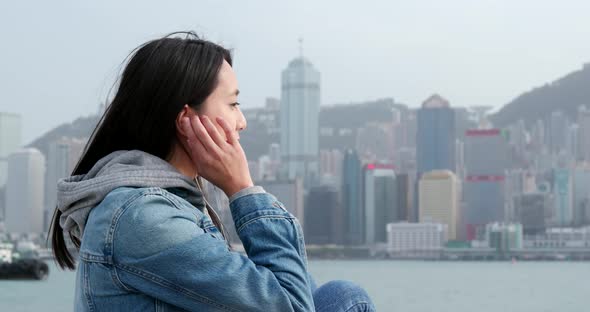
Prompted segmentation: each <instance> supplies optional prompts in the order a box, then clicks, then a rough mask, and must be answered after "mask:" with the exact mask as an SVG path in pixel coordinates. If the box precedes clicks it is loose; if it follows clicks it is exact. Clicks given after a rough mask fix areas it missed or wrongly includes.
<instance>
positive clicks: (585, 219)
mask: <svg viewBox="0 0 590 312" xmlns="http://www.w3.org/2000/svg"><path fill="white" fill-rule="evenodd" d="M573 182H574V202H573V210H574V216H573V217H574V222H573V225H574V226H581V225H590V189H589V188H588V186H589V185H590V167H587V166H578V167H576V168H575V169H574V181H573Z"/></svg>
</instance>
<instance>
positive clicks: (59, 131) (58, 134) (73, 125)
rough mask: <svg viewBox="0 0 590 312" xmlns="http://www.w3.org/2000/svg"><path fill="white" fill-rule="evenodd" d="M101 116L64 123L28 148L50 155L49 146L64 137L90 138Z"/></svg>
mask: <svg viewBox="0 0 590 312" xmlns="http://www.w3.org/2000/svg"><path fill="white" fill-rule="evenodd" d="M99 118H100V116H98V115H91V116H87V117H79V118H78V119H76V120H74V121H72V122H69V123H64V124H62V125H60V126H57V127H55V128H53V129H52V130H50V131H49V132H47V133H45V134H43V135H42V136H40V137H39V138H37V139H35V140H34V141H33V142H31V143H30V144H29V145H28V146H27V147H34V148H36V149H38V150H40V151H41V152H43V154H44V155H47V154H48V150H49V145H50V144H51V143H52V142H55V141H57V140H59V139H61V138H62V137H67V138H88V137H90V135H91V134H92V130H94V127H96V124H97V123H98V121H99Z"/></svg>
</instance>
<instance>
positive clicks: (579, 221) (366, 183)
mask: <svg viewBox="0 0 590 312" xmlns="http://www.w3.org/2000/svg"><path fill="white" fill-rule="evenodd" d="M320 92H321V77H320V72H319V70H318V69H317V68H315V66H314V65H313V64H312V62H311V61H310V60H308V59H307V58H305V57H304V56H303V55H300V56H298V57H296V58H295V59H293V60H292V61H291V62H290V63H289V64H288V65H287V67H286V69H284V70H283V72H282V74H281V96H280V99H279V98H268V99H267V100H266V103H265V105H264V106H263V107H260V108H247V107H245V108H244V110H243V112H244V115H245V116H246V119H247V120H248V129H247V130H246V131H245V132H244V134H243V135H242V139H241V142H242V144H243V146H244V149H245V151H246V155H247V156H248V159H249V168H250V171H251V175H252V177H253V179H254V180H255V183H256V184H258V185H261V186H263V187H264V188H265V189H266V190H267V191H268V192H269V193H272V194H274V195H275V196H276V197H277V198H278V199H279V200H280V201H281V202H283V204H284V205H285V206H286V207H287V209H288V210H289V211H290V212H291V213H292V214H293V215H295V216H296V217H297V218H298V219H299V220H300V223H301V225H302V227H303V229H304V233H305V240H306V244H307V246H308V254H309V255H310V256H311V257H337V258H394V259H433V260H454V259H463V260H465V259H467V260H504V259H519V260H520V259H522V260H528V259H532V260H590V109H588V108H587V107H586V106H584V105H580V107H579V110H578V113H577V117H576V118H575V119H572V118H571V117H570V116H569V115H567V114H564V113H563V112H562V111H560V110H559V103H556V105H555V110H554V111H553V112H552V113H551V114H550V115H549V116H547V117H546V118H542V119H538V120H536V121H535V122H532V123H531V122H525V121H524V120H519V121H517V122H516V123H513V124H510V125H508V126H503V127H495V126H494V125H493V124H492V122H491V121H490V120H489V118H488V112H489V111H490V110H491V107H485V106H477V105H474V106H472V107H453V106H452V105H451V103H450V102H449V101H448V100H447V99H445V98H444V97H443V96H441V95H438V94H433V95H431V96H427V95H426V96H425V100H424V101H423V103H421V106H420V107H419V108H410V107H408V106H407V105H404V104H401V103H397V102H396V101H395V100H394V99H392V98H386V99H378V100H372V101H367V102H364V103H341V104H335V105H321V100H320V99H321V96H320ZM588 104H589V105H590V103H588ZM22 126H23V125H22V120H21V117H20V116H19V115H16V114H12V113H3V112H0V219H1V220H2V225H0V242H4V243H5V242H13V243H18V242H19V241H25V240H26V241H34V242H36V243H37V244H39V245H42V246H45V238H46V232H47V230H48V224H49V221H50V220H51V215H52V213H53V210H54V209H55V205H56V186H57V181H58V180H59V179H61V178H64V177H66V176H69V175H70V173H71V172H72V170H73V168H74V166H75V165H76V162H77V160H78V159H79V157H80V155H81V154H82V153H83V150H84V146H85V144H86V142H87V140H88V135H89V134H90V132H89V131H87V130H91V129H85V131H80V132H79V133H76V134H75V135H74V134H71V135H68V136H62V137H59V138H52V139H51V140H50V141H48V142H46V145H44V147H43V148H35V147H33V146H26V147H25V146H23V142H22V140H21V132H22ZM92 126H93V125H92ZM207 197H208V200H209V201H210V202H211V203H212V205H213V207H215V208H217V209H218V210H219V212H220V214H221V215H222V219H223V220H224V225H225V226H226V227H228V228H229V230H230V233H231V235H230V241H231V242H232V243H234V244H235V245H236V246H239V244H240V243H239V239H238V238H237V235H235V231H234V230H233V224H232V221H231V220H232V219H231V215H230V212H229V209H227V207H228V200H227V197H225V196H224V195H223V193H222V192H220V191H219V190H217V189H216V188H215V187H214V186H213V185H207ZM0 256H1V255H0Z"/></svg>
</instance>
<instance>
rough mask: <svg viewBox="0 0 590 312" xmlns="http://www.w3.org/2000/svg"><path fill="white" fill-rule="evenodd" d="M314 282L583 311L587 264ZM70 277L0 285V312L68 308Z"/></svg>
mask: <svg viewBox="0 0 590 312" xmlns="http://www.w3.org/2000/svg"><path fill="white" fill-rule="evenodd" d="M310 271H311V273H312V274H313V276H314V277H315V278H316V280H317V281H318V283H324V282H326V281H329V280H333V279H346V280H351V281H354V282H356V283H358V284H360V285H361V286H363V287H364V288H365V289H366V290H367V291H368V292H369V294H370V295H371V296H372V297H373V299H374V301H375V303H376V305H377V308H378V311H403V312H426V311H448V312H468V311H469V312H471V311H478V312H498V311H502V312H508V311H518V312H552V311H560V312H569V311H571V312H578V311H589V310H590V300H589V294H590V282H589V280H590V265H589V264H588V262H517V263H511V262H427V261H333V260H329V261H328V260H325V261H324V260H322V261H317V260H316V261H311V262H310ZM74 278H75V273H74V272H63V271H60V270H58V269H57V268H56V267H55V265H53V263H50V274H49V278H48V279H47V280H45V281H0V311H15V312H20V311H23V312H24V311H43V312H53V311H71V310H72V301H73V294H74Z"/></svg>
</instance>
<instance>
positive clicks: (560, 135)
mask: <svg viewBox="0 0 590 312" xmlns="http://www.w3.org/2000/svg"><path fill="white" fill-rule="evenodd" d="M568 126H569V121H568V118H567V116H566V115H565V114H563V113H562V112H561V111H554V112H552V113H551V116H550V118H549V135H548V136H547V139H549V142H548V145H549V148H550V151H551V153H553V154H558V153H560V152H561V151H562V150H565V149H566V142H567V136H568V135H567V133H568Z"/></svg>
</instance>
